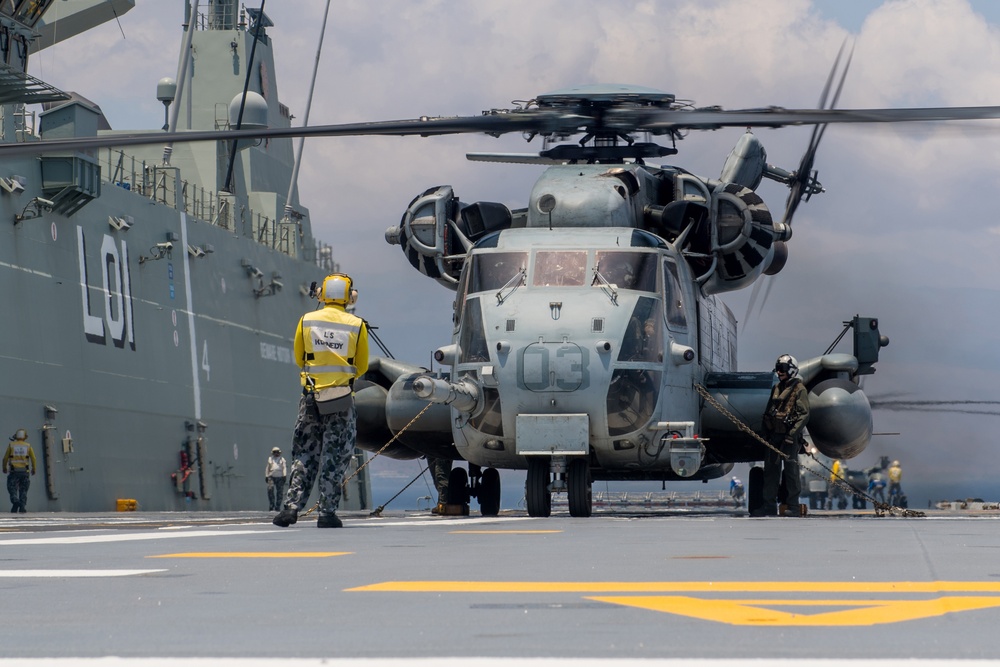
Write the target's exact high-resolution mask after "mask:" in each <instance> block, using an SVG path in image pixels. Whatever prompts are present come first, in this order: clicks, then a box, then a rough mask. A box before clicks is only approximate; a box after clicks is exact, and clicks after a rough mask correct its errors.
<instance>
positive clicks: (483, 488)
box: [478, 468, 500, 516]
mask: <svg viewBox="0 0 1000 667" xmlns="http://www.w3.org/2000/svg"><path fill="white" fill-rule="evenodd" d="M478 498H479V511H480V512H481V513H482V515H483V516H497V515H498V514H500V472H499V471H498V470H497V469H496V468H487V469H486V470H484V471H483V476H482V479H480V481H479V491H478Z"/></svg>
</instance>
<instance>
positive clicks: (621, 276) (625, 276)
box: [597, 251, 657, 292]
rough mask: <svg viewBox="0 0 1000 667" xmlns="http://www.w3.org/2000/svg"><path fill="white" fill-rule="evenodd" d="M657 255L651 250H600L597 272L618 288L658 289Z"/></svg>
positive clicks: (644, 290) (647, 290)
mask: <svg viewBox="0 0 1000 667" xmlns="http://www.w3.org/2000/svg"><path fill="white" fill-rule="evenodd" d="M656 260H657V255H656V254H655V253H649V252H621V251H617V252H614V251H612V252H604V251H601V252H598V253H597V272H598V273H599V274H600V275H601V277H602V278H604V279H605V280H606V281H607V282H608V283H609V284H611V285H614V286H615V287H616V288H617V289H631V290H639V291H641V292H655V291H656V264H657V262H656Z"/></svg>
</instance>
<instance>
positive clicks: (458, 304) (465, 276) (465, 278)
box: [451, 263, 472, 331]
mask: <svg viewBox="0 0 1000 667" xmlns="http://www.w3.org/2000/svg"><path fill="white" fill-rule="evenodd" d="M470 273H472V265H471V264H469V263H467V264H466V265H465V266H464V267H463V268H462V275H461V276H460V277H459V279H458V289H457V290H455V308H454V311H453V312H452V316H451V320H452V324H454V325H455V331H458V327H459V325H461V323H462V310H463V307H464V306H465V295H466V291H467V289H468V287H469V274H470Z"/></svg>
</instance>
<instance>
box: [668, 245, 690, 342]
mask: <svg viewBox="0 0 1000 667" xmlns="http://www.w3.org/2000/svg"><path fill="white" fill-rule="evenodd" d="M663 303H664V304H665V306H666V308H665V312H666V316H667V326H668V327H670V328H671V329H686V328H687V310H686V309H685V308H684V291H683V290H682V289H681V281H680V278H679V277H678V276H677V265H676V264H674V263H673V262H671V261H670V260H664V262H663Z"/></svg>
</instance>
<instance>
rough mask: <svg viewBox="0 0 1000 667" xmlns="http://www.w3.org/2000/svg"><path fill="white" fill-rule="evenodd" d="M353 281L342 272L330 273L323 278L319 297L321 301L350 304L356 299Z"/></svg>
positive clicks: (356, 294) (356, 292)
mask: <svg viewBox="0 0 1000 667" xmlns="http://www.w3.org/2000/svg"><path fill="white" fill-rule="evenodd" d="M353 288H354V281H353V280H351V277H350V276H348V275H346V274H343V273H332V274H330V275H328V276H327V277H326V278H325V279H324V280H323V287H321V288H320V293H319V298H320V300H321V301H322V302H323V303H333V304H337V305H340V306H351V305H354V302H355V301H357V300H358V291H357V290H356V289H353Z"/></svg>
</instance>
